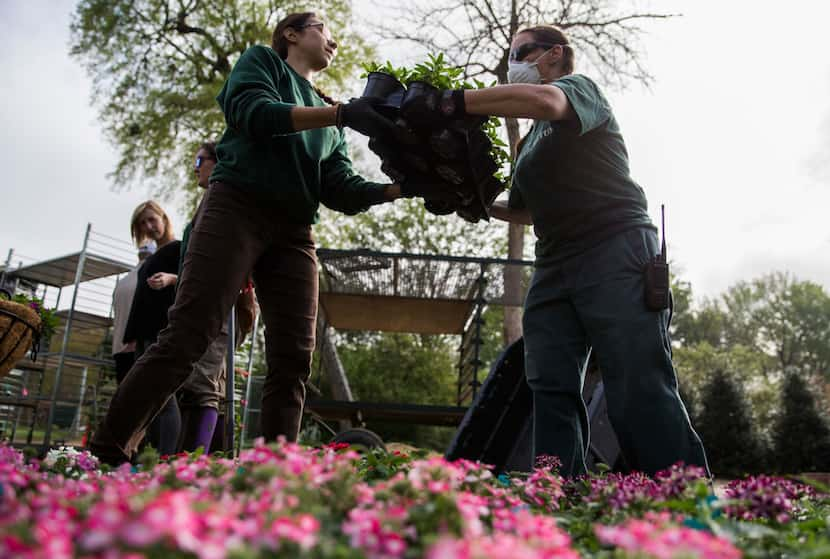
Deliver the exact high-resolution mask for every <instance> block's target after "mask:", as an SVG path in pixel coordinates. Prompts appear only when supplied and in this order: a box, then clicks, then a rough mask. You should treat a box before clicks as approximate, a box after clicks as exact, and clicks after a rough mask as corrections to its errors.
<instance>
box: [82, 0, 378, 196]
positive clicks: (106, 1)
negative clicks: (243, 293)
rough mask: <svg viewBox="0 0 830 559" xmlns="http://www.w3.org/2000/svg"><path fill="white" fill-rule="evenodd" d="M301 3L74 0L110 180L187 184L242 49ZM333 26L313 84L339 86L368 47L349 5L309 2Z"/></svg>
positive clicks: (341, 0)
mask: <svg viewBox="0 0 830 559" xmlns="http://www.w3.org/2000/svg"><path fill="white" fill-rule="evenodd" d="M306 9H308V4H305V3H301V2H294V1H290V0H284V1H280V0H80V1H79V2H78V5H77V7H76V9H75V12H74V15H73V17H72V22H71V27H70V30H71V39H70V45H71V46H70V48H71V51H70V52H71V54H72V55H73V56H75V57H76V58H77V59H78V60H79V61H80V62H81V63H82V64H83V66H84V67H85V68H86V70H87V72H88V73H89V75H90V76H91V77H92V80H93V97H92V100H93V103H94V104H95V105H97V106H98V107H99V109H100V117H101V122H102V124H103V126H104V131H105V133H106V136H107V138H108V139H109V140H110V142H111V143H112V144H113V145H114V146H115V148H116V149H117V151H118V164H117V166H116V168H115V169H114V170H113V172H112V173H111V178H112V180H113V182H114V185H115V186H116V187H128V186H130V185H132V184H134V183H135V182H136V181H137V180H139V179H140V180H142V181H151V182H152V183H153V184H155V191H156V193H157V194H160V195H167V196H169V195H172V194H174V193H175V192H177V191H181V190H183V189H185V190H186V189H191V190H190V192H191V196H190V198H191V201H193V200H195V199H196V197H197V195H196V194H194V192H195V188H196V185H195V183H194V181H193V180H192V172H191V167H192V157H193V154H194V153H195V152H196V148H197V146H198V144H199V143H201V142H202V141H204V140H205V139H211V138H217V137H218V136H219V135H220V134H221V133H222V131H223V130H224V119H223V116H222V113H221V111H220V110H219V106H218V105H217V103H216V102H215V100H214V98H215V96H216V94H217V93H218V92H219V90H220V88H221V87H222V84H223V83H224V81H225V79H226V78H227V76H228V74H229V73H230V71H231V68H232V67H233V64H234V62H235V61H236V59H237V58H238V57H239V55H240V54H242V52H244V51H245V49H247V48H248V47H250V46H251V45H254V44H270V42H271V34H272V32H273V29H274V27H275V26H276V23H277V21H278V20H279V19H280V18H281V17H283V16H284V15H286V14H287V13H290V12H296V11H305V10H306ZM314 9H315V10H316V11H318V12H319V13H320V14H321V15H322V16H323V17H325V19H326V22H327V24H328V25H330V26H331V28H332V33H333V34H334V36H335V37H337V39H338V43H339V45H340V48H339V49H338V58H337V60H336V62H335V64H334V65H333V66H332V68H331V69H330V70H327V71H326V72H325V75H324V76H323V77H322V78H321V80H320V84H319V85H320V86H321V87H323V88H330V89H331V90H334V91H342V88H343V87H344V86H345V85H346V84H347V83H348V82H349V80H350V79H351V78H352V77H353V76H355V75H356V72H357V68H358V62H359V61H362V60H366V59H367V57H369V56H371V52H372V51H371V49H370V48H369V47H368V46H367V44H366V42H365V41H364V40H363V39H362V38H361V36H360V35H359V34H357V33H356V32H355V31H354V29H353V27H352V26H351V21H350V20H351V3H350V2H348V1H346V0H323V1H322V2H317V3H315V5H314Z"/></svg>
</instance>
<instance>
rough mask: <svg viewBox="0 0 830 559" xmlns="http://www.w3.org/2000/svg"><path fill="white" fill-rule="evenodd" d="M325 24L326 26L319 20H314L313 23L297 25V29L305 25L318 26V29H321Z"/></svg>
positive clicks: (303, 27)
mask: <svg viewBox="0 0 830 559" xmlns="http://www.w3.org/2000/svg"><path fill="white" fill-rule="evenodd" d="M325 26H326V24H325V23H323V22H320V21H316V22H313V23H304V24H302V25H298V26H297V29H305V28H306V27H319V28H320V31H322V30H323V28H324V27H325Z"/></svg>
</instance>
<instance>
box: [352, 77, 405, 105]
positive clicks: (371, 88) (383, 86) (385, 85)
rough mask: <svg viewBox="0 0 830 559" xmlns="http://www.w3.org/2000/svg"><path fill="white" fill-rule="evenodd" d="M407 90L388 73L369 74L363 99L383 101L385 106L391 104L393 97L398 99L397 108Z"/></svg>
mask: <svg viewBox="0 0 830 559" xmlns="http://www.w3.org/2000/svg"><path fill="white" fill-rule="evenodd" d="M404 91H405V88H404V86H403V84H402V83H401V82H399V81H398V80H397V79H396V78H395V77H394V76H390V75H389V74H387V73H386V72H369V75H368V76H367V77H366V87H364V88H363V95H361V97H371V98H374V99H383V102H384V104H391V103H389V101H390V100H391V98H392V97H393V96H396V97H397V106H400V101H401V99H402V98H403V93H404Z"/></svg>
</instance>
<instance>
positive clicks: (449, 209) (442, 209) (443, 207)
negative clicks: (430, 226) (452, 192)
mask: <svg viewBox="0 0 830 559" xmlns="http://www.w3.org/2000/svg"><path fill="white" fill-rule="evenodd" d="M424 208H426V210H427V211H428V212H430V213H433V214H435V215H449V214H451V213H453V212H454V211H455V210H456V208H455V206H453V205H452V204H451V203H450V202H445V201H444V200H424Z"/></svg>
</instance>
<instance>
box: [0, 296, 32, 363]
mask: <svg viewBox="0 0 830 559" xmlns="http://www.w3.org/2000/svg"><path fill="white" fill-rule="evenodd" d="M40 328H41V321H40V316H38V313H37V312H36V311H35V310H34V309H32V308H30V307H27V306H26V305H21V304H20V303H15V302H12V301H5V300H3V299H0V377H3V376H4V375H6V374H7V373H8V372H9V371H11V370H12V368H13V367H14V365H15V363H17V362H18V361H20V359H22V358H23V356H24V355H26V353H27V352H28V351H29V350H30V349H32V348H33V347H34V348H35V349H36V348H37V345H38V341H39V339H40Z"/></svg>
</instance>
